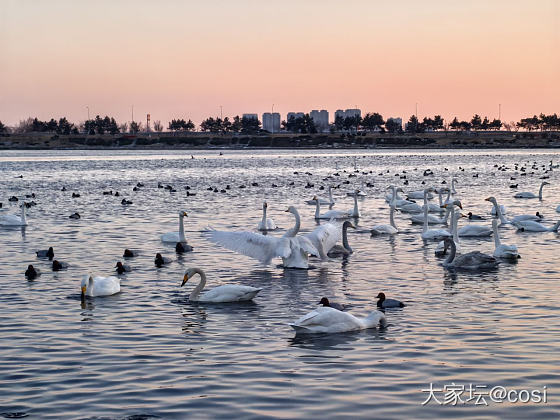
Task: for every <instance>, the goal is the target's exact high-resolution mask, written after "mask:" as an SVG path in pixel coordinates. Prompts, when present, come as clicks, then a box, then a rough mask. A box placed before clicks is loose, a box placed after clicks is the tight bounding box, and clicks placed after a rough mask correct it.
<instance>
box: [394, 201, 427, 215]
mask: <svg viewBox="0 0 560 420" xmlns="http://www.w3.org/2000/svg"><path fill="white" fill-rule="evenodd" d="M398 209H399V210H400V211H402V212H403V213H422V212H423V211H424V208H423V207H421V206H420V205H418V204H417V203H413V202H409V203H405V204H403V205H401V206H398Z"/></svg>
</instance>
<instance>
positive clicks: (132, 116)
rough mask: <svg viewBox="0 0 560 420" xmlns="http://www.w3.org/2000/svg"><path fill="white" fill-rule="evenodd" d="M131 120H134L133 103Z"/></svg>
mask: <svg viewBox="0 0 560 420" xmlns="http://www.w3.org/2000/svg"><path fill="white" fill-rule="evenodd" d="M132 122H134V105H132Z"/></svg>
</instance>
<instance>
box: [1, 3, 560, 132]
mask: <svg viewBox="0 0 560 420" xmlns="http://www.w3.org/2000/svg"><path fill="white" fill-rule="evenodd" d="M257 6H258V7H257ZM558 51H560V2H558V1H553V0H538V1H534V2H526V1H515V0H513V1H503V0H496V1H492V2H485V1H480V0H475V1H471V2H448V1H443V0H431V1H430V0H428V1H426V2H415V1H407V0H403V1H400V2H371V1H367V0H349V1H347V2H344V3H341V2H339V1H331V0H324V1H321V2H318V1H313V0H309V1H295V0H285V1H273V0H272V1H269V2H256V1H250V0H238V1H235V2H225V1H218V0H210V1H207V2H203V3H200V2H194V1H172V0H168V1H162V2H153V1H146V0H138V1H134V2H132V1H124V0H123V1H117V2H113V1H108V0H101V1H98V2H75V1H70V0H52V1H49V2H36V1H30V0H22V1H3V2H0V53H1V57H2V66H0V92H2V94H1V95H0V121H2V122H3V123H4V124H7V125H9V126H14V125H17V123H18V122H19V121H20V120H23V119H25V118H27V117H37V118H39V119H43V120H45V119H50V118H60V117H67V118H68V119H69V120H71V121H75V122H80V121H84V120H86V119H87V116H88V112H89V115H90V117H94V116H95V115H98V114H99V115H101V116H104V115H110V116H113V117H115V118H116V119H117V120H118V121H130V120H131V116H132V107H133V106H134V115H135V118H134V119H135V120H136V121H145V118H146V114H151V121H152V123H153V122H154V121H158V120H160V121H162V122H163V123H164V125H167V122H168V121H170V120H171V119H173V118H190V119H192V120H193V121H194V122H195V123H196V124H197V125H198V124H199V123H200V122H201V121H202V120H203V119H205V118H207V117H209V116H214V117H216V116H220V115H223V116H230V117H231V116H234V115H242V114H244V113H258V114H259V116H261V115H262V113H264V112H271V111H272V107H273V108H274V109H273V111H274V112H279V113H280V114H281V115H283V116H284V115H286V114H287V113H288V112H290V111H294V110H295V111H297V110H301V111H304V110H306V111H305V112H311V110H322V109H325V110H328V111H329V114H330V116H331V118H330V120H331V122H332V119H333V118H332V116H333V115H334V112H335V111H336V110H337V109H352V108H359V109H361V110H362V115H364V114H366V113H368V112H379V113H381V114H382V115H383V116H384V117H386V118H387V117H401V118H402V119H403V121H406V120H408V118H409V117H410V116H411V115H413V114H415V113H416V107H418V117H419V118H420V119H422V118H423V117H424V116H431V117H433V116H434V115H436V114H439V115H441V116H442V117H443V118H444V119H446V120H447V121H450V120H451V119H452V118H453V117H455V116H456V117H458V118H459V119H468V118H471V117H472V115H473V114H475V113H476V114H480V115H482V116H485V115H486V116H488V117H489V118H491V119H492V118H498V115H499V112H500V104H501V116H502V120H503V121H518V120H519V119H521V118H524V117H528V116H531V115H533V114H538V113H541V112H543V113H545V114H552V113H560V84H559V83H558V79H559V76H560V54H559V53H558ZM283 119H284V118H283Z"/></svg>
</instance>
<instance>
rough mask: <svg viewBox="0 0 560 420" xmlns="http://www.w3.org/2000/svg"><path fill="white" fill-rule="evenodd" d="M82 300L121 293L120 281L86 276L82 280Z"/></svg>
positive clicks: (111, 278)
mask: <svg viewBox="0 0 560 420" xmlns="http://www.w3.org/2000/svg"><path fill="white" fill-rule="evenodd" d="M81 288H82V298H83V297H85V296H89V297H103V296H111V295H114V294H116V293H119V292H120V291H121V280H120V279H119V278H117V277H113V276H111V277H100V276H95V277H94V276H93V275H91V274H86V275H85V276H84V277H83V278H82V284H81Z"/></svg>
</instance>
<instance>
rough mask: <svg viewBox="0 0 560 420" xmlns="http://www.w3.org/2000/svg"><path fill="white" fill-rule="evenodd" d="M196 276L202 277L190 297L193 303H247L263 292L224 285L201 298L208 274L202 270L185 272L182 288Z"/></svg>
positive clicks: (240, 286)
mask: <svg viewBox="0 0 560 420" xmlns="http://www.w3.org/2000/svg"><path fill="white" fill-rule="evenodd" d="M196 274H198V275H200V282H199V283H198V285H197V286H196V287H195V288H194V290H193V291H192V292H191V294H190V295H189V300H190V301H191V302H214V303H226V302H247V301H249V300H252V299H253V298H254V297H255V296H257V294H258V293H259V292H260V291H261V290H262V289H259V288H256V287H251V286H243V285H237V284H224V285H221V286H218V287H215V288H213V289H210V290H208V291H206V292H204V294H202V296H201V295H200V292H202V290H203V289H204V286H206V273H204V271H203V270H202V269H200V268H189V269H188V270H187V271H186V272H185V275H184V277H183V282H182V283H181V287H183V286H184V285H185V284H186V283H187V281H189V279H191V278H192V277H193V276H194V275H196Z"/></svg>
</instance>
